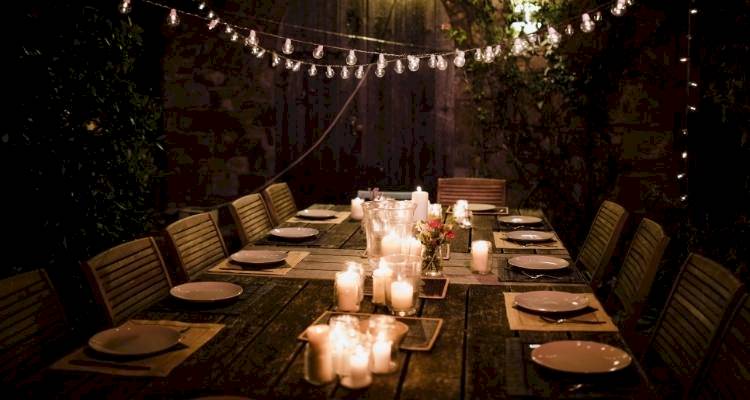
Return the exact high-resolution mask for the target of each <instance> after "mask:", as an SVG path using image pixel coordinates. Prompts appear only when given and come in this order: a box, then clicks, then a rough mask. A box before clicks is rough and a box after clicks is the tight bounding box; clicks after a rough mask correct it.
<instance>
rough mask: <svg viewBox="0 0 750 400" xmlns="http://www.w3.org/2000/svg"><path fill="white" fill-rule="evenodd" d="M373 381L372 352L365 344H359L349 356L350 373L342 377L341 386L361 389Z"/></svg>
mask: <svg viewBox="0 0 750 400" xmlns="http://www.w3.org/2000/svg"><path fill="white" fill-rule="evenodd" d="M371 383H372V373H371V372H370V352H369V351H368V349H367V348H366V347H364V346H357V347H356V348H355V349H354V351H353V352H352V353H351V355H350V356H349V374H347V375H346V376H344V377H342V378H341V386H344V387H345V388H348V389H361V388H364V387H367V386H370V384H371Z"/></svg>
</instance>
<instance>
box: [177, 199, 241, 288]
mask: <svg viewBox="0 0 750 400" xmlns="http://www.w3.org/2000/svg"><path fill="white" fill-rule="evenodd" d="M166 233H167V241H168V243H169V244H170V247H171V249H172V253H173V255H174V259H175V261H176V262H177V264H178V266H179V268H180V271H179V272H180V275H181V277H182V279H184V280H192V279H194V278H195V277H197V276H198V275H200V274H202V273H203V272H205V271H206V270H208V269H209V268H211V267H213V266H214V265H216V263H218V262H219V261H221V260H223V259H224V258H226V257H227V247H226V245H225V244H224V239H223V238H222V237H221V231H220V230H219V226H218V225H217V224H216V221H215V220H214V218H213V216H212V215H211V213H208V212H206V213H201V214H196V215H191V216H189V217H187V218H183V219H181V220H179V221H177V222H174V223H172V224H171V225H169V226H168V227H167V229H166Z"/></svg>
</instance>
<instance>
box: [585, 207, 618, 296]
mask: <svg viewBox="0 0 750 400" xmlns="http://www.w3.org/2000/svg"><path fill="white" fill-rule="evenodd" d="M627 217H628V213H627V211H625V209H624V208H623V207H622V206H620V205H619V204H617V203H614V202H611V201H606V200H605V201H604V202H603V203H602V205H601V206H600V207H599V210H598V211H597V213H596V216H595V217H594V221H593V222H592V223H591V228H590V230H589V233H588V235H587V236H586V239H585V241H584V242H583V246H581V250H580V252H579V253H578V259H577V260H576V264H577V265H578V266H579V267H580V268H581V269H582V270H583V272H584V273H585V274H587V275H588V277H589V279H590V280H591V285H592V286H593V287H595V288H596V287H597V286H599V285H600V284H601V282H602V279H603V277H604V274H605V272H606V271H607V267H608V266H609V261H610V259H611V258H612V253H613V252H614V250H615V247H616V246H617V241H618V240H619V239H620V234H621V233H622V228H623V226H624V225H625V220H626V219H627Z"/></svg>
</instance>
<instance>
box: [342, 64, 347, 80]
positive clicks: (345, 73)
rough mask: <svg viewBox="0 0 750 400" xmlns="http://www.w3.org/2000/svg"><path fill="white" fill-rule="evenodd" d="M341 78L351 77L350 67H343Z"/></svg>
mask: <svg viewBox="0 0 750 400" xmlns="http://www.w3.org/2000/svg"><path fill="white" fill-rule="evenodd" d="M341 79H349V67H341Z"/></svg>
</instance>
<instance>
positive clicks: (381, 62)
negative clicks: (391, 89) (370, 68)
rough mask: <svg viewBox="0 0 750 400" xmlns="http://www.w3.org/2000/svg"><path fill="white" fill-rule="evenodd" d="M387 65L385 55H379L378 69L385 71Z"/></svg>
mask: <svg viewBox="0 0 750 400" xmlns="http://www.w3.org/2000/svg"><path fill="white" fill-rule="evenodd" d="M385 65H386V63H385V55H384V54H383V53H380V54H378V68H380V69H384V68H385Z"/></svg>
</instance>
